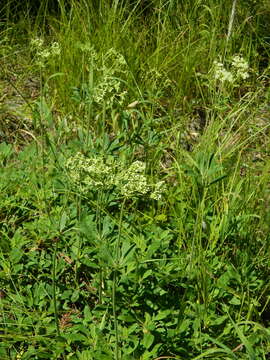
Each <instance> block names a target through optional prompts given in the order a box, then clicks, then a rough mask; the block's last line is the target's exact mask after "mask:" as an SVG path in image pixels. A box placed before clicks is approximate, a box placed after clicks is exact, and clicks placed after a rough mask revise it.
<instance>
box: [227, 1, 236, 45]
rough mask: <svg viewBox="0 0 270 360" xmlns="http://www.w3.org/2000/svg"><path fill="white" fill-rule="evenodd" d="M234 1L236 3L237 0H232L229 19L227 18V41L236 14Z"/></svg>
mask: <svg viewBox="0 0 270 360" xmlns="http://www.w3.org/2000/svg"><path fill="white" fill-rule="evenodd" d="M236 3H237V0H233V4H232V10H231V15H230V20H229V25H228V32H227V42H228V41H229V39H230V37H231V34H232V28H233V22H234V18H235V14H236Z"/></svg>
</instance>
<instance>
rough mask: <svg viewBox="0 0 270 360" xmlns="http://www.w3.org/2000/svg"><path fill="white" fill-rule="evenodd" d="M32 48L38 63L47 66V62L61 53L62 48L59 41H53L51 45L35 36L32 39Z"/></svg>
mask: <svg viewBox="0 0 270 360" xmlns="http://www.w3.org/2000/svg"><path fill="white" fill-rule="evenodd" d="M30 45H31V49H32V51H33V52H34V53H35V62H36V65H38V66H40V67H45V64H46V62H47V61H48V60H49V59H50V58H53V57H56V56H59V55H60V54H61V48H60V45H59V43H58V42H53V43H52V44H51V45H50V46H49V47H46V46H45V45H44V40H43V39H41V38H35V39H32V40H31V43H30Z"/></svg>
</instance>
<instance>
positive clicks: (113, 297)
mask: <svg viewBox="0 0 270 360" xmlns="http://www.w3.org/2000/svg"><path fill="white" fill-rule="evenodd" d="M124 207H125V199H124V200H123V202H122V205H121V210H120V219H119V230H118V236H117V241H116V249H115V255H116V259H115V268H114V272H113V286H112V308H113V318H114V330H115V339H116V346H115V360H119V359H121V353H119V333H118V321H117V314H116V286H117V281H118V269H119V260H120V243H121V231H122V222H123V213H124Z"/></svg>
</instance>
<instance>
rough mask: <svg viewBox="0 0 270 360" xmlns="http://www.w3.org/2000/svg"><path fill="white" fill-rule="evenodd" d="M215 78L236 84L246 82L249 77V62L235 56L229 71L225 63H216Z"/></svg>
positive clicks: (214, 68)
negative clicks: (241, 81)
mask: <svg viewBox="0 0 270 360" xmlns="http://www.w3.org/2000/svg"><path fill="white" fill-rule="evenodd" d="M213 70H214V78H215V79H216V80H218V81H220V82H222V83H223V82H229V83H231V84H233V83H236V82H237V81H239V80H246V79H247V78H248V77H249V73H248V70H249V65H248V63H247V61H246V60H245V59H244V58H243V57H241V56H239V55H235V56H234V57H233V58H232V62H231V66H230V70H227V69H226V68H225V66H224V64H223V63H221V62H218V61H214V67H213Z"/></svg>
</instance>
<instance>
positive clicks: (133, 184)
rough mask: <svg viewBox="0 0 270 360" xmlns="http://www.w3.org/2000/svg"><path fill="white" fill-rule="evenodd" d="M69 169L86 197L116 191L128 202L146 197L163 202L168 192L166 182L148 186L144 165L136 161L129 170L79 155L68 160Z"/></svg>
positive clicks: (111, 159) (75, 182) (109, 159)
mask: <svg viewBox="0 0 270 360" xmlns="http://www.w3.org/2000/svg"><path fill="white" fill-rule="evenodd" d="M66 169H67V171H68V174H69V176H70V179H71V180H72V182H73V184H74V185H75V186H76V187H77V188H78V189H79V191H81V192H83V193H87V192H89V191H92V190H97V189H103V190H112V189H113V190H114V191H116V193H117V194H119V195H121V196H123V197H125V198H134V197H137V196H144V195H145V196H150V198H151V199H155V200H160V199H161V198H162V194H163V193H164V191H165V183H164V181H159V182H158V183H156V184H153V185H150V184H148V181H147V177H146V175H145V163H143V162H142V161H135V162H133V163H132V164H131V165H130V166H129V167H128V168H127V167H125V166H124V165H123V164H122V163H120V162H117V161H116V160H115V159H113V158H108V159H107V160H105V159H104V157H102V156H97V157H94V158H87V157H86V156H84V155H83V154H81V153H78V154H76V155H75V156H73V157H70V158H69V159H68V160H67V162H66Z"/></svg>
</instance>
